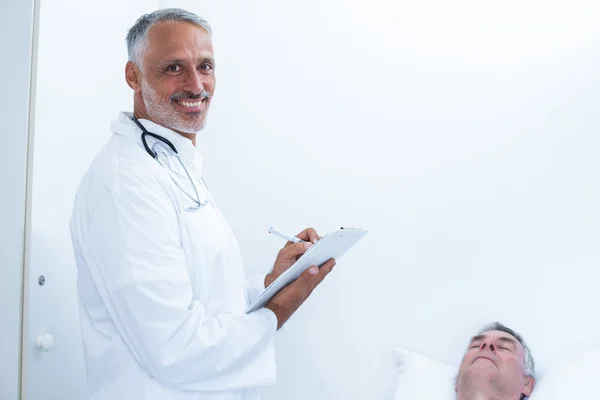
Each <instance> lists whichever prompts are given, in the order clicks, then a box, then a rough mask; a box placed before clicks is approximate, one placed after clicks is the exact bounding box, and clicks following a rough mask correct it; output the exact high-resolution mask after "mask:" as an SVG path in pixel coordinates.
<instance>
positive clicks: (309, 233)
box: [296, 228, 320, 244]
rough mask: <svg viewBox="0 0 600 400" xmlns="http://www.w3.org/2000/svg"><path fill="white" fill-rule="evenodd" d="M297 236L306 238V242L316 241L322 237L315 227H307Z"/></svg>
mask: <svg viewBox="0 0 600 400" xmlns="http://www.w3.org/2000/svg"><path fill="white" fill-rule="evenodd" d="M296 237H297V238H300V239H302V240H304V241H305V242H311V243H313V244H314V243H316V242H317V240H319V239H320V236H319V234H318V233H317V231H316V230H315V229H314V228H306V229H305V230H303V231H302V232H300V233H299V234H297V235H296Z"/></svg>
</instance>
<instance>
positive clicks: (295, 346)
mask: <svg viewBox="0 0 600 400" xmlns="http://www.w3.org/2000/svg"><path fill="white" fill-rule="evenodd" d="M158 3H159V4H160V5H161V6H165V7H166V6H183V7H186V8H188V9H190V10H191V11H195V12H197V13H198V14H200V15H202V16H204V17H205V18H207V19H208V20H209V22H211V23H212V25H213V28H214V34H215V36H214V42H215V49H216V57H217V76H218V79H217V93H216V97H215V99H214V102H213V107H212V110H211V116H210V118H209V120H210V121H209V124H208V127H207V129H206V130H205V132H203V133H202V134H201V136H200V141H199V142H200V143H199V146H200V151H201V153H202V154H203V155H204V156H205V159H206V163H205V166H206V174H207V176H206V180H207V183H208V185H209V187H210V188H211V189H212V191H213V193H214V195H215V197H216V198H217V200H218V202H219V204H220V206H221V208H222V210H223V211H224V213H225V214H226V216H227V217H228V219H229V221H230V223H231V225H232V227H233V229H234V231H235V232H236V234H237V236H238V240H239V242H240V244H241V249H242V253H243V256H244V259H245V262H246V266H247V269H248V271H249V272H250V273H256V272H264V271H265V270H267V269H268V268H269V267H270V265H271V263H272V261H273V258H274V255H275V252H276V251H277V249H278V247H279V246H280V245H281V244H282V243H280V242H279V241H278V240H277V239H274V238H273V237H270V236H268V235H267V233H266V229H267V227H268V226H269V225H273V226H275V227H277V228H279V229H281V230H286V231H299V230H300V229H302V228H303V227H305V226H307V225H312V226H315V227H317V228H318V229H319V230H320V231H323V232H326V231H328V230H330V229H333V228H335V227H339V226H340V225H355V226H360V227H363V228H366V229H369V230H370V231H371V233H370V234H369V235H368V236H367V238H366V239H365V240H364V241H363V242H362V243H360V245H359V246H358V247H357V248H356V249H354V250H353V251H352V252H351V253H350V254H348V256H347V258H345V259H343V260H342V262H340V263H339V264H338V266H337V268H336V270H335V272H334V274H333V275H331V276H330V278H328V280H327V281H326V282H325V283H324V284H323V286H322V287H321V288H320V289H319V290H318V291H317V292H315V293H314V295H313V297H312V298H311V299H310V300H309V302H308V303H307V304H305V306H304V307H303V308H302V309H301V311H300V312H299V313H298V314H297V315H296V316H295V317H294V318H293V320H292V321H291V322H290V324H289V329H288V330H287V331H286V332H282V333H280V334H279V335H278V339H277V358H278V375H279V382H278V385H277V386H276V387H273V388H268V389H265V390H263V399H265V400H271V399H282V398H285V399H286V400H296V399H308V398H310V399H315V400H324V399H328V400H329V399H387V398H390V396H391V393H392V390H393V385H394V368H393V362H392V357H391V348H392V347H394V346H407V347H409V348H411V349H413V350H417V351H421V352H423V353H425V354H427V355H430V356H435V357H437V358H439V359H441V360H443V361H447V362H452V363H457V362H458V361H459V358H460V356H461V353H462V351H463V347H464V345H465V341H466V339H467V337H468V336H469V335H470V334H472V333H473V330H474V329H476V328H478V327H479V325H480V324H483V323H485V322H487V321H489V320H492V319H500V320H501V321H503V322H505V323H506V324H509V325H512V326H513V327H514V328H516V329H517V330H519V331H521V332H522V333H523V334H524V335H525V337H526V338H527V339H528V340H529V342H530V343H531V346H532V348H533V351H534V352H535V355H536V356H537V358H538V361H539V362H540V364H542V366H543V365H547V364H548V363H549V362H551V361H553V360H556V359H557V358H559V357H562V356H565V355H568V354H571V353H573V352H575V351H577V350H580V349H583V348H586V347H589V346H591V345H593V344H597V341H598V339H599V338H600V337H599V335H600V334H599V333H598V332H600V317H598V316H597V305H598V304H599V303H600V294H598V292H597V290H596V288H595V284H596V281H597V280H598V279H599V278H600V272H599V270H598V267H597V266H598V264H599V261H600V254H599V252H598V250H597V243H598V240H599V239H600V209H599V208H598V206H597V204H598V202H599V200H600V188H599V186H598V182H599V178H600V161H598V159H597V157H594V156H595V150H596V149H597V148H598V146H599V145H600V139H599V138H598V135H597V133H596V132H598V128H599V127H600V121H599V118H598V115H600V113H598V108H599V107H600V79H599V78H598V74H597V71H598V70H599V67H600V51H599V50H600V44H599V43H600V40H599V39H600V27H599V26H598V24H597V23H596V22H597V21H598V20H599V18H600V10H599V9H598V8H597V7H596V4H595V3H593V2H592V1H586V0H572V1H570V2H568V3H567V2H566V1H563V2H558V1H550V2H549V1H544V2H542V1H541V0H521V1H516V0H510V1H504V2H501V3H500V2H497V3H495V5H490V4H489V3H482V2H477V1H475V0H457V1H453V2H445V1H441V0H440V1H419V2H402V3H398V2H394V1H388V2H385V1H383V0H378V1H371V2H358V1H353V2H349V1H342V0H327V1H322V0H321V1H316V0H309V1H303V2H280V1H270V2H267V1H262V2H231V1H219V2H214V1H213V2H209V1H198V0H193V1H192V0H163V1H160V2H158ZM484 4H488V5H484ZM153 5H155V4H154V3H153V2H144V1H142V0H139V1H136V2H129V3H128V4H122V2H117V1H116V0H111V1H110V2H108V3H107V2H103V3H95V4H94V3H87V2H86V3H85V4H83V3H80V2H76V1H75V0H68V1H67V0H64V1H58V0H47V1H44V2H43V5H42V23H41V31H40V37H41V40H40V61H39V70H40V72H39V76H38V102H37V117H36V134H35V135H36V142H35V159H34V163H35V165H34V193H33V216H32V224H33V228H32V232H33V237H32V267H31V276H32V278H33V277H35V276H36V274H38V273H41V272H42V271H43V272H44V273H45V275H46V276H47V278H48V283H47V284H46V285H45V286H44V287H42V288H39V287H32V288H31V291H32V296H31V304H32V307H33V308H35V309H32V311H31V318H30V320H29V324H30V329H31V331H32V335H33V334H34V331H52V332H55V333H54V336H55V341H56V345H55V349H54V350H53V351H52V352H50V353H43V354H40V353H37V355H36V356H35V357H32V359H31V360H30V363H31V364H32V365H33V367H32V369H31V371H30V377H29V379H30V380H29V385H28V387H29V389H30V392H31V393H32V396H31V397H29V398H31V399H42V398H43V399H51V398H61V399H66V398H67V396H68V395H70V396H71V397H69V398H72V399H79V398H81V396H80V394H81V393H83V390H84V383H83V382H82V377H83V376H84V375H83V371H82V368H81V361H80V351H81V349H80V346H81V345H80V339H79V338H78V334H79V333H78V325H77V324H76V319H77V318H76V303H75V289H74V283H75V269H74V268H75V267H74V263H73V258H72V250H71V245H70V241H69V238H68V227H67V224H68V218H69V214H70V207H71V203H72V196H73V194H74V192H75V189H76V186H77V184H78V182H79V180H80V178H81V176H82V174H83V172H84V171H85V169H86V168H87V166H88V165H89V163H90V161H91V159H92V157H93V156H94V155H95V154H96V153H97V151H98V150H99V148H100V147H101V145H102V144H103V143H104V142H105V141H106V139H107V138H108V135H109V131H108V127H109V125H108V124H109V121H110V120H112V119H113V118H114V117H115V116H116V115H117V113H118V111H119V110H121V109H127V108H130V107H131V106H130V104H131V94H130V91H129V89H128V88H127V86H126V84H125V82H124V81H123V66H124V62H125V47H124V43H123V37H124V35H125V32H126V29H127V27H128V26H129V25H131V24H132V23H133V21H134V20H135V18H136V17H137V16H138V15H139V14H140V13H141V12H143V11H148V10H150V9H151V6H153ZM65 16H68V17H70V18H67V19H66V20H65ZM59 18H60V19H59ZM77 18H87V19H85V20H78V19H77ZM109 18H110V23H107V21H109ZM64 21H67V22H64ZM34 289H35V290H34ZM59 311H60V314H59ZM30 339H31V340H32V339H33V337H31V338H30ZM34 354H35V353H34ZM59 365H60V366H63V367H64V366H67V369H66V370H62V371H61V370H59V369H58V366H59ZM67 384H68V385H67ZM42 388H43V389H44V390H48V388H50V390H51V392H52V395H51V396H50V395H46V397H42V393H43V390H42ZM65 388H68V389H65ZM33 394H35V396H34V395H33ZM71 394H72V395H71Z"/></svg>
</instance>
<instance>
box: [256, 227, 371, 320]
mask: <svg viewBox="0 0 600 400" xmlns="http://www.w3.org/2000/svg"><path fill="white" fill-rule="evenodd" d="M367 232H368V231H365V230H362V229H355V228H340V229H336V230H334V231H333V232H331V233H328V234H327V235H325V236H323V237H322V238H321V239H320V240H319V241H318V242H317V243H315V244H314V245H312V247H311V248H310V249H308V250H307V251H306V253H304V254H303V255H302V257H300V258H299V259H298V261H296V262H295V263H294V264H293V265H292V266H291V267H290V268H288V269H287V271H285V272H284V273H283V274H281V275H280V276H279V277H278V278H277V279H276V280H275V281H274V282H273V283H271V284H270V285H269V287H268V288H266V289H265V291H264V292H262V294H261V295H260V296H258V298H257V299H256V300H255V301H254V302H253V303H252V304H251V305H250V306H249V307H248V309H247V310H246V314H247V313H250V312H252V311H256V310H258V309H260V308H263V307H264V306H266V305H267V303H268V302H269V301H270V300H271V299H272V298H273V296H275V294H277V292H279V291H280V290H281V289H283V288H284V287H286V286H287V285H289V284H290V283H292V282H293V281H295V280H296V279H298V277H299V276H300V275H301V274H302V272H304V271H305V270H306V269H307V268H309V267H310V266H311V265H319V266H320V265H322V264H324V263H325V262H326V261H327V260H329V259H330V258H335V260H336V262H337V261H339V259H340V258H341V257H342V256H343V255H344V254H345V253H346V252H347V251H348V250H350V248H351V247H352V246H354V245H355V244H356V243H357V242H358V241H359V240H360V239H362V238H363V237H364V236H365V235H366V234H367Z"/></svg>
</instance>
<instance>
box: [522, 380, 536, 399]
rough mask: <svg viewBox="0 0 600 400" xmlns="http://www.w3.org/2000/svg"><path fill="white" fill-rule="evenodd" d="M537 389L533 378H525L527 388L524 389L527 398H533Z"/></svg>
mask: <svg viewBox="0 0 600 400" xmlns="http://www.w3.org/2000/svg"><path fill="white" fill-rule="evenodd" d="M534 387H535V379H533V378H532V377H531V376H528V377H526V378H525V386H524V387H523V394H524V395H525V396H527V397H529V396H531V393H532V392H533V388H534Z"/></svg>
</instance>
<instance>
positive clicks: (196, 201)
mask: <svg viewBox="0 0 600 400" xmlns="http://www.w3.org/2000/svg"><path fill="white" fill-rule="evenodd" d="M131 119H132V121H133V122H135V123H136V125H137V126H139V127H140V129H141V130H142V144H143V145H144V148H145V149H146V152H147V153H148V154H150V156H151V157H152V158H154V159H155V160H156V161H157V162H158V163H159V164H160V165H161V166H162V167H163V168H164V169H166V170H167V172H168V173H169V176H170V177H171V180H172V181H173V183H175V185H177V187H178V188H179V190H181V191H182V192H183V194H185V195H186V196H187V197H189V198H190V200H192V201H193V202H194V204H195V205H194V206H191V207H189V208H188V209H189V210H197V209H199V208H200V207H204V206H205V205H207V204H208V202H209V199H208V197H207V198H206V200H205V201H204V202H202V201H200V195H199V194H198V189H197V188H196V184H195V183H194V180H193V179H192V176H191V175H190V173H189V172H188V170H187V168H186V167H185V164H184V163H183V160H182V159H181V157H179V152H178V151H177V149H176V148H175V146H173V143H171V141H170V140H168V139H165V138H164V137H162V136H160V135H157V134H155V133H152V132H148V131H147V130H146V128H144V125H142V124H141V123H140V121H138V119H137V118H136V117H134V116H132V117H131ZM146 136H150V137H153V138H154V139H157V140H160V141H161V142H163V143H164V144H166V145H167V146H168V147H169V148H170V149H171V150H172V151H173V154H174V155H175V157H177V160H179V164H181V167H182V168H183V170H184V171H185V174H186V175H187V177H188V179H189V180H190V182H191V184H192V187H193V188H194V193H195V194H196V197H193V196H192V195H190V194H189V193H188V192H187V191H186V190H185V189H184V188H182V187H181V185H179V183H178V182H177V181H176V180H175V178H173V175H171V172H170V171H169V168H168V167H167V166H166V165H164V164H163V163H162V161H160V159H159V158H158V154H156V152H155V151H154V150H152V149H151V148H150V147H149V146H148V142H147V141H146ZM200 179H202V178H200ZM202 182H203V183H204V186H205V187H206V188H207V189H208V186H206V183H205V182H204V179H202Z"/></svg>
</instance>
